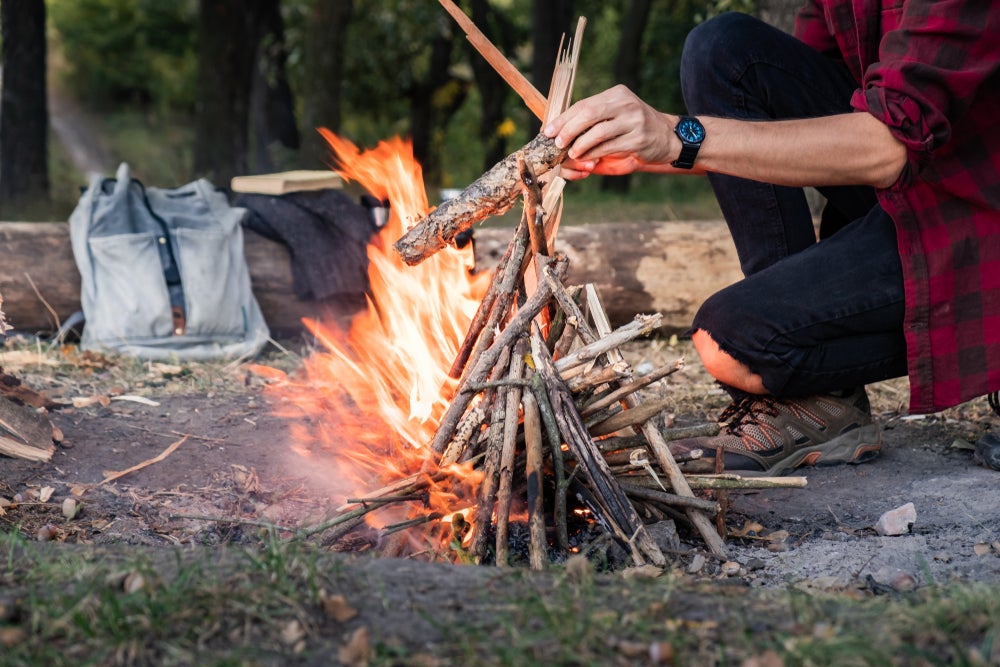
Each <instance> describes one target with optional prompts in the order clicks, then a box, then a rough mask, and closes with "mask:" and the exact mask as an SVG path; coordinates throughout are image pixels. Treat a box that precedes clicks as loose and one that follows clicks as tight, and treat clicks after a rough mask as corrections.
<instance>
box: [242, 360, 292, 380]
mask: <svg viewBox="0 0 1000 667" xmlns="http://www.w3.org/2000/svg"><path fill="white" fill-rule="evenodd" d="M244 368H245V369H246V371H247V372H248V373H250V374H251V375H256V376H257V377H260V378H263V379H265V380H270V381H272V382H283V381H285V380H287V379H288V374H287V373H285V371H283V370H281V369H279V368H273V367H271V366H265V365H263V364H247V365H246V366H244Z"/></svg>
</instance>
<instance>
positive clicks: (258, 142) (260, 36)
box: [250, 0, 299, 172]
mask: <svg viewBox="0 0 1000 667" xmlns="http://www.w3.org/2000/svg"><path fill="white" fill-rule="evenodd" d="M256 18H257V21H258V23H257V25H256V26H255V27H254V28H253V33H254V34H253V35H251V39H252V41H253V43H255V44H256V45H257V54H256V57H255V59H254V60H255V65H254V68H253V75H252V78H251V88H250V121H251V127H252V128H253V146H254V161H253V171H254V172H268V171H274V170H275V169H276V168H277V166H276V163H275V160H274V159H273V158H272V156H271V149H272V147H273V146H275V145H276V144H280V145H281V146H284V147H285V148H290V149H297V148H298V147H299V129H298V125H297V124H296V121H295V99H294V96H293V95H292V88H291V85H289V82H288V75H287V73H286V70H285V64H286V62H287V61H288V46H287V45H286V43H285V21H284V19H283V18H282V14H281V3H280V2H279V1H278V0H267V1H266V2H261V3H260V13H259V14H258V15H257V17H256Z"/></svg>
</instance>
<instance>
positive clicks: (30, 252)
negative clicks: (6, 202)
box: [0, 220, 742, 338]
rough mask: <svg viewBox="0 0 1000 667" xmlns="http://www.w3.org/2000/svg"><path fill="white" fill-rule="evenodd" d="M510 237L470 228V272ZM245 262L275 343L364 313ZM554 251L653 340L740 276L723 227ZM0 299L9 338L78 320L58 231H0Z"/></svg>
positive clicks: (589, 233) (267, 257) (600, 228)
mask: <svg viewBox="0 0 1000 667" xmlns="http://www.w3.org/2000/svg"><path fill="white" fill-rule="evenodd" d="M513 234H514V230H513V229H512V228H510V227H490V226H487V227H477V228H476V235H475V238H476V241H475V243H476V262H477V266H478V268H479V269H480V270H485V269H492V268H493V267H494V266H496V264H497V262H499V260H500V258H501V257H502V256H503V254H504V252H505V250H506V248H507V246H508V244H509V243H510V239H511V236H512V235H513ZM244 239H245V244H244V252H245V255H246V258H247V264H248V266H249V268H250V277H251V280H252V281H253V290H254V294H255V295H256V296H257V301H258V302H259V303H260V307H261V310H262V311H263V313H264V318H265V319H266V320H267V323H268V326H270V328H271V333H272V335H273V336H274V337H276V338H284V337H295V336H299V335H301V333H302V331H303V327H302V322H301V320H302V318H303V317H310V318H322V317H324V316H332V317H334V318H336V319H339V320H341V321H346V318H348V317H349V316H350V315H351V314H352V313H353V312H356V310H357V308H359V307H361V305H363V300H362V298H361V296H360V295H358V296H357V297H356V298H352V297H345V298H343V299H338V300H336V301H329V302H317V301H303V300H301V299H298V298H296V296H295V292H294V291H293V289H292V270H291V264H290V260H289V255H288V250H287V249H286V248H285V246H283V245H281V244H280V243H277V242H275V241H270V240H268V239H265V238H264V237H262V236H260V235H258V234H256V233H254V232H252V231H249V230H246V233H245V235H244ZM555 251H556V252H561V253H563V254H565V255H566V256H567V257H569V259H570V267H569V275H568V276H567V278H566V281H567V283H568V284H576V285H579V284H584V283H593V284H594V285H596V286H597V288H598V290H599V291H600V292H601V295H602V297H603V298H604V301H605V304H606V307H607V308H608V317H609V318H610V319H611V322H612V324H613V325H614V326H620V325H622V324H624V323H626V322H629V321H631V320H632V318H633V317H634V316H635V314H636V313H661V314H662V316H663V321H662V325H661V328H660V331H662V332H664V333H679V332H682V331H684V330H686V329H687V328H688V327H689V326H690V325H691V320H692V318H693V317H694V313H695V311H696V310H697V308H698V306H699V305H701V302H702V301H704V300H705V298H706V297H708V296H709V295H710V294H712V293H713V292H715V291H717V290H719V289H721V288H722V287H725V286H726V285H728V284H730V283H732V282H735V281H736V280H738V279H739V278H740V277H742V276H741V274H740V271H739V261H738V260H737V258H736V250H735V248H734V247H733V242H732V240H731V239H730V237H729V232H728V230H727V229H726V225H725V223H724V222H722V221H721V220H706V221H683V222H682V221H675V222H619V223H595V224H590V225H577V226H569V225H566V224H563V225H562V226H561V227H560V229H559V235H558V237H557V238H556V244H555ZM0 253H2V255H3V258H4V261H3V262H0V294H3V298H4V304H3V306H4V312H5V314H6V315H7V322H8V323H9V324H10V325H11V326H12V327H13V329H14V331H13V333H25V334H33V333H37V332H52V331H55V330H56V329H57V328H58V324H57V318H58V321H59V322H60V323H61V322H65V321H66V319H67V318H68V317H69V316H70V315H71V314H73V313H74V312H76V311H78V310H80V274H79V272H78V271H77V268H76V263H75V262H74V261H73V251H72V248H71V247H70V242H69V225H67V224H66V223H65V222H50V223H29V222H2V223H0Z"/></svg>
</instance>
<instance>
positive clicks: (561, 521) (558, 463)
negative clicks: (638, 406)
mask: <svg viewBox="0 0 1000 667" xmlns="http://www.w3.org/2000/svg"><path fill="white" fill-rule="evenodd" d="M531 335H532V339H531V345H532V348H534V347H535V346H536V345H542V346H544V345H545V341H544V340H542V334H541V331H540V329H539V327H538V326H537V325H536V326H534V327H533V329H532V334H531ZM536 339H537V340H536ZM531 390H532V392H533V393H534V394H535V403H536V404H537V405H538V413H539V415H540V416H541V418H542V425H543V426H544V427H545V438H546V440H548V443H549V450H550V453H551V456H552V470H553V472H554V473H555V478H556V479H555V483H556V489H555V499H554V501H553V509H552V515H553V518H554V520H555V524H556V545H557V546H558V547H559V549H561V550H562V551H563V553H568V552H569V527H568V525H567V520H566V513H567V509H566V499H567V496H568V494H569V484H570V482H569V480H568V479H566V466H565V459H564V456H563V450H562V444H563V439H562V437H561V436H560V434H559V424H558V421H557V420H556V416H555V412H554V411H553V409H552V404H551V403H549V397H548V394H547V393H546V391H545V387H544V386H543V384H542V377H541V375H540V374H538V373H535V374H533V375H532V376H531Z"/></svg>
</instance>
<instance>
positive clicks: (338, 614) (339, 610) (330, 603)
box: [320, 594, 358, 623]
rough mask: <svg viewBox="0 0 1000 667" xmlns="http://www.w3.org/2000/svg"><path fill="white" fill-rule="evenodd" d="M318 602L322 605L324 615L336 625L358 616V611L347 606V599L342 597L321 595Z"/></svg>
mask: <svg viewBox="0 0 1000 667" xmlns="http://www.w3.org/2000/svg"><path fill="white" fill-rule="evenodd" d="M320 602H322V603H323V611H324V612H325V613H326V615H327V616H329V617H330V618H332V619H333V620H335V621H337V622H338V623H344V622H346V621H349V620H351V619H352V618H354V617H355V616H357V615H358V610H357V609H355V608H354V607H352V606H351V605H350V604H348V602H347V598H345V597H344V596H343V595H325V594H321V595H320Z"/></svg>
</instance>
